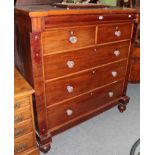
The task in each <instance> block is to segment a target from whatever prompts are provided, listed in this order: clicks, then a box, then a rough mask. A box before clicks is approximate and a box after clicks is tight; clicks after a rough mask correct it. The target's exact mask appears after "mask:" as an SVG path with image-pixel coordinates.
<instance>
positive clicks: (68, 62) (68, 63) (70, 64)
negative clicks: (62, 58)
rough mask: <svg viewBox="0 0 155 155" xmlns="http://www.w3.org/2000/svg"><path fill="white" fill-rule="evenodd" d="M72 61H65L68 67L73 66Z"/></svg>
mask: <svg viewBox="0 0 155 155" xmlns="http://www.w3.org/2000/svg"><path fill="white" fill-rule="evenodd" d="M74 64H75V63H74V61H72V60H68V61H67V66H68V68H73V67H74Z"/></svg>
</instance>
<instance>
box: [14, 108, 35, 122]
mask: <svg viewBox="0 0 155 155" xmlns="http://www.w3.org/2000/svg"><path fill="white" fill-rule="evenodd" d="M31 117H32V115H31V107H30V106H27V107H25V108H24V109H22V110H20V111H18V112H16V113H15V114H14V124H17V123H20V122H22V121H25V120H27V119H30V118H31Z"/></svg>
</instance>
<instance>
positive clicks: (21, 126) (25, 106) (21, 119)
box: [14, 69, 39, 155]
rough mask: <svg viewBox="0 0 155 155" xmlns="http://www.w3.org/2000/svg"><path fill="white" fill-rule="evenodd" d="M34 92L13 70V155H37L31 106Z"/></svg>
mask: <svg viewBox="0 0 155 155" xmlns="http://www.w3.org/2000/svg"><path fill="white" fill-rule="evenodd" d="M32 93H34V90H33V89H32V88H31V87H30V85H29V84H28V83H27V82H26V81H25V79H24V78H23V77H22V76H21V75H20V73H19V72H18V71H17V70H16V69H15V94H14V98H15V99H14V111H15V113H14V145H15V146H14V153H15V155H39V149H38V148H37V146H36V145H37V143H36V134H35V127H34V115H33V106H32Z"/></svg>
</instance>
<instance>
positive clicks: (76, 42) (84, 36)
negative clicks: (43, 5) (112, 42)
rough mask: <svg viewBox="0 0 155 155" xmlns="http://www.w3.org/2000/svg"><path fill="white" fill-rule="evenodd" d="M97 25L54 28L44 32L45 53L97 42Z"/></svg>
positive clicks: (43, 44)
mask: <svg viewBox="0 0 155 155" xmlns="http://www.w3.org/2000/svg"><path fill="white" fill-rule="evenodd" d="M95 30H96V27H95V26H83V27H69V28H63V29H53V30H51V31H45V32H43V33H42V46H43V53H44V54H47V53H52V52H57V51H64V50H72V49H75V48H81V47H85V46H90V45H93V44H95Z"/></svg>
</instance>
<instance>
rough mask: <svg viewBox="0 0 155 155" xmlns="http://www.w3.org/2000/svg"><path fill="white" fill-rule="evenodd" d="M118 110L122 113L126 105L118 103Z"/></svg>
mask: <svg viewBox="0 0 155 155" xmlns="http://www.w3.org/2000/svg"><path fill="white" fill-rule="evenodd" d="M118 110H119V112H121V113H123V112H124V111H125V110H126V105H124V104H119V105H118Z"/></svg>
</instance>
